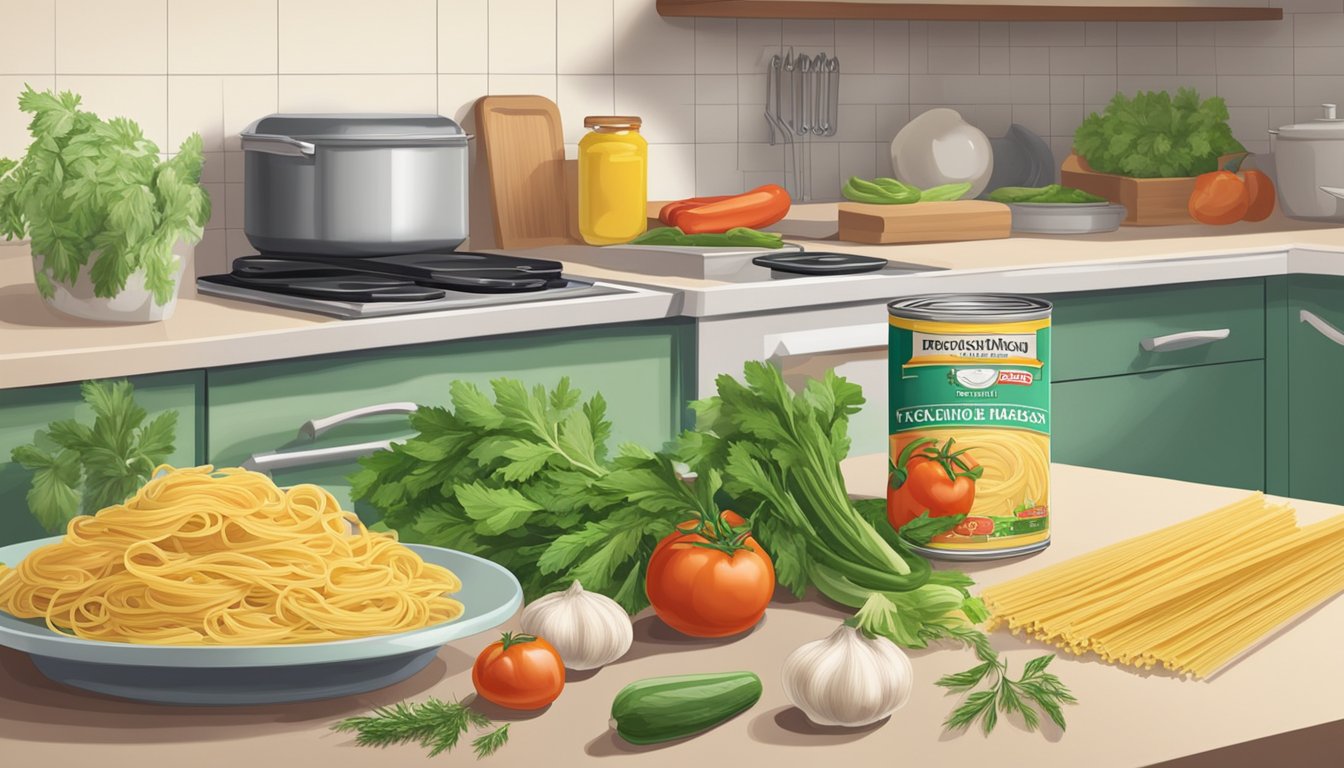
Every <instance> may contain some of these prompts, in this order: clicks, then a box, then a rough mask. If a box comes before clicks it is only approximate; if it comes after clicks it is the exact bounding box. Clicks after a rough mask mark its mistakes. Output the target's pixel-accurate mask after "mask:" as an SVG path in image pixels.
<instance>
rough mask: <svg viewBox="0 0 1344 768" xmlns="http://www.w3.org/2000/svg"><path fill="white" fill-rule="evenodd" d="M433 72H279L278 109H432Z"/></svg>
mask: <svg viewBox="0 0 1344 768" xmlns="http://www.w3.org/2000/svg"><path fill="white" fill-rule="evenodd" d="M438 100H439V92H438V83H437V81H436V78H435V76H434V75H280V92H279V101H280V111H281V112H430V113H432V112H435V111H437V110H438Z"/></svg>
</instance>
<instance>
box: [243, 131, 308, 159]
mask: <svg viewBox="0 0 1344 768" xmlns="http://www.w3.org/2000/svg"><path fill="white" fill-rule="evenodd" d="M242 139H243V151H245V152H247V151H251V152H265V153H266V154H268V155H284V156H286V157H312V156H313V154H314V153H315V152H316V151H317V147H314V146H313V145H312V143H310V142H307V141H299V140H298V139H295V138H291V137H289V136H272V135H271V134H267V133H250V134H244V135H243V136H242Z"/></svg>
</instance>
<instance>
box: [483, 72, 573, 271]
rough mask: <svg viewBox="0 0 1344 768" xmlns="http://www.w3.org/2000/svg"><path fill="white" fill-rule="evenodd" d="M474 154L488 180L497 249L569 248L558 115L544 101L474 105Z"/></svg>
mask: <svg viewBox="0 0 1344 768" xmlns="http://www.w3.org/2000/svg"><path fill="white" fill-rule="evenodd" d="M475 117H476V141H477V143H478V146H477V151H478V152H480V158H481V161H482V162H483V164H484V165H485V169H486V174H487V176H488V177H489V181H490V183H489V187H490V193H489V199H490V202H491V205H492V207H493V209H494V211H493V213H494V223H495V244H496V247H497V248H535V247H538V246H545V245H563V244H567V243H573V242H574V241H575V240H574V235H573V228H572V227H571V219H572V218H573V217H572V216H571V215H570V208H571V206H570V204H569V201H570V197H571V195H570V185H569V184H568V183H567V181H566V175H565V142H564V131H563V129H562V126H561V122H560V110H559V109H558V108H557V107H556V106H555V102H553V101H551V100H550V99H548V98H546V97H544V96H484V97H482V98H480V99H477V101H476V107H475Z"/></svg>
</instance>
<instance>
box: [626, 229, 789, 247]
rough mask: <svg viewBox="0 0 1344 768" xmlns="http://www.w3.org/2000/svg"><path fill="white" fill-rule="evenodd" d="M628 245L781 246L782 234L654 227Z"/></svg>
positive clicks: (746, 230) (782, 242) (782, 243)
mask: <svg viewBox="0 0 1344 768" xmlns="http://www.w3.org/2000/svg"><path fill="white" fill-rule="evenodd" d="M630 245H683V246H685V245H690V246H697V247H705V248H720V247H727V248H781V247H783V245H784V236H783V235H780V234H778V233H775V232H758V231H757V230H754V229H750V228H748V227H733V228H732V229H730V230H728V231H727V232H722V233H719V232H707V233H704V234H697V235H688V234H686V233H685V232H682V231H681V228H680V227H655V228H654V229H650V230H649V231H647V232H645V233H644V234H642V235H640V236H639V237H636V238H635V239H634V240H631V241H630Z"/></svg>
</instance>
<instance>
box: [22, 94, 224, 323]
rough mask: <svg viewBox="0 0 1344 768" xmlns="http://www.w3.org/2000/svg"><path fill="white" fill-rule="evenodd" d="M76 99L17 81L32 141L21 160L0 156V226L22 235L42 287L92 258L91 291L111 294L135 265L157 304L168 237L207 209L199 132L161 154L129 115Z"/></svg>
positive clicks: (171, 274)
mask: <svg viewBox="0 0 1344 768" xmlns="http://www.w3.org/2000/svg"><path fill="white" fill-rule="evenodd" d="M79 104H80V99H79V96H77V95H75V94H73V93H70V92H69V91H65V92H62V93H60V94H56V93H54V92H52V91H44V92H37V91H34V90H33V89H32V88H31V87H28V86H25V88H24V91H23V93H22V94H21V95H20V96H19V108H20V109H21V110H23V111H24V112H28V113H30V114H32V115H33V118H32V121H31V122H30V123H29V125H28V130H29V132H30V133H31V134H32V136H33V142H32V144H30V145H29V147H28V152H27V154H26V155H25V156H24V157H23V159H22V161H19V162H15V161H13V160H8V159H0V233H3V234H4V236H5V239H7V240H8V239H14V238H23V237H31V238H32V252H33V254H34V255H35V256H37V257H39V258H40V260H41V266H40V270H39V271H38V272H37V274H36V281H37V286H38V290H39V291H40V292H41V293H42V295H43V296H46V297H48V298H50V297H51V296H52V295H53V292H54V290H55V286H54V284H53V281H54V282H55V283H61V284H65V285H72V284H74V282H75V280H76V278H77V277H78V275H79V273H80V270H81V269H82V268H84V267H85V266H86V265H89V263H90V260H91V259H92V266H91V267H90V268H89V277H90V280H91V281H92V283H93V288H94V295H96V296H99V297H111V296H115V295H117V294H118V293H120V292H121V291H122V289H124V288H125V287H126V281H127V279H128V278H129V277H130V276H131V275H132V274H135V273H137V272H143V273H144V276H145V285H146V287H148V288H149V289H150V290H151V291H152V292H153V294H154V300H155V302H156V303H158V304H166V303H167V302H168V301H169V300H170V299H172V296H173V285H174V281H175V275H176V272H177V267H178V259H177V257H176V256H174V255H173V251H172V249H173V246H174V244H175V243H176V242H177V241H178V240H186V241H188V242H196V241H198V240H200V239H201V235H202V233H203V231H204V227H205V223H206V221H208V220H209V218H210V198H209V196H208V195H207V194H206V193H205V190H204V189H202V188H201V185H200V180H201V166H202V163H203V155H202V154H201V137H200V135H199V134H192V135H191V136H189V137H188V138H187V139H186V140H185V141H183V142H182V145H181V147H180V148H179V149H178V153H177V154H176V155H174V156H173V157H172V158H170V159H168V160H162V161H161V160H160V159H159V148H158V147H157V146H156V145H155V144H154V142H152V141H149V140H148V139H146V138H145V137H144V134H143V133H141V131H140V127H139V126H138V125H136V124H135V123H134V122H133V121H131V120H128V119H126V118H113V119H111V120H107V121H103V120H100V119H99V118H98V116H97V115H95V114H93V113H91V112H85V111H83V110H81V109H79ZM95 254H96V256H95Z"/></svg>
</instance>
